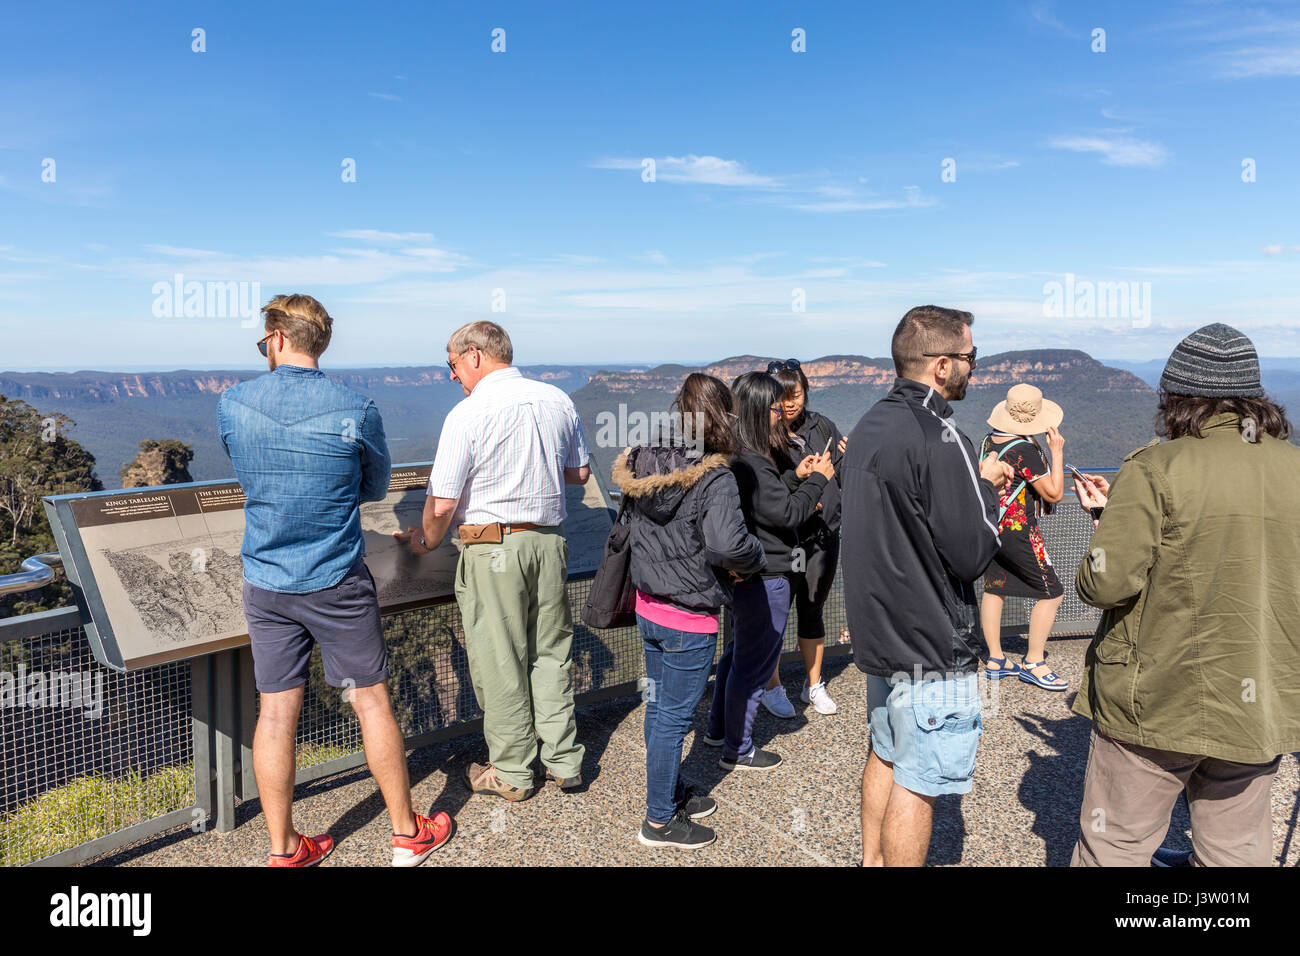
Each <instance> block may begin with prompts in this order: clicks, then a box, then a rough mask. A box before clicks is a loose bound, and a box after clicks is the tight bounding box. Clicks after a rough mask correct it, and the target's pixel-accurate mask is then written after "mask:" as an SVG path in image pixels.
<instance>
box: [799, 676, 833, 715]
mask: <svg viewBox="0 0 1300 956" xmlns="http://www.w3.org/2000/svg"><path fill="white" fill-rule="evenodd" d="M799 699H800V700H801V701H803V702H804V703H805V704H812V705H813V710H815V711H817V713H819V714H833V713H835V712H836V711H838V710H839V708H838V707H836V706H835V701H833V700H831V695H830V694H828V693H827V692H826V682H825V681H819V682H817V683H816V684H814V685H813V686H812V687H809V686H808V681H807V680H806V679H805V680H804V682H803V690H801V691H800V692H799Z"/></svg>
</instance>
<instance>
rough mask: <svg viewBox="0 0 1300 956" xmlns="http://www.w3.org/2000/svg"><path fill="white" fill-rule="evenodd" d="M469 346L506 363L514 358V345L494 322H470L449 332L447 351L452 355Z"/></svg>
mask: <svg viewBox="0 0 1300 956" xmlns="http://www.w3.org/2000/svg"><path fill="white" fill-rule="evenodd" d="M470 346H473V347H474V348H476V349H478V350H479V351H480V352H482V353H483V354H485V355H487V356H488V357H490V358H494V359H496V360H497V361H498V362H505V363H506V364H507V365H509V364H510V363H511V362H513V361H514V358H515V347H514V346H513V345H511V344H510V336H508V335H506V330H505V329H503V328H501V326H499V325H497V324H496V323H495V322H488V321H486V320H480V321H478V322H470V323H469V324H468V325H462V326H461V327H460V328H458V329H457V330H456V331H455V332H453V333H451V338H450V339H448V340H447V351H448V352H449V353H450V354H452V355H459V354H460V353H461V352H464V351H465V350H466V349H468V348H469V347H470Z"/></svg>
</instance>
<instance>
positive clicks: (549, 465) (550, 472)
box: [429, 367, 588, 529]
mask: <svg viewBox="0 0 1300 956" xmlns="http://www.w3.org/2000/svg"><path fill="white" fill-rule="evenodd" d="M587 461H588V456H587V442H586V439H585V438H584V437H583V435H582V422H581V421H579V420H578V411H577V409H575V408H574V407H573V402H572V401H570V399H569V396H568V395H566V394H564V392H563V391H561V390H560V389H558V388H556V387H555V386H554V385H548V384H546V383H545V382H535V381H532V380H530V379H526V378H524V377H523V375H521V374H520V372H519V369H517V368H514V367H510V368H503V369H497V370H496V371H495V372H490V373H488V374H487V375H485V376H484V377H483V378H482V379H481V380H480V381H479V383H478V384H477V385H476V386H474V391H472V392H471V393H470V394H469V395H467V396H466V397H465V398H464V399H462V400H461V401H460V402H459V403H457V405H456V407H455V408H453V409H452V410H451V411H450V412H448V413H447V417H446V419H445V420H444V421H443V423H442V434H441V436H439V438H438V452H437V455H436V456H435V457H434V462H433V470H432V471H431V472H430V473H429V495H430V496H431V497H435V498H455V499H459V500H460V504H459V505H458V506H457V507H456V514H455V517H454V518H453V519H452V528H453V529H454V528H456V527H458V526H460V525H462V524H488V523H489V522H492V521H500V522H503V523H507V524H519V523H521V522H525V521H529V522H533V523H534V524H540V525H548V526H550V525H559V524H561V523H562V522H563V521H564V518H565V507H564V469H565V468H581V467H582V466H583V465H585V464H587Z"/></svg>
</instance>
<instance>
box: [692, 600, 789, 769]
mask: <svg viewBox="0 0 1300 956" xmlns="http://www.w3.org/2000/svg"><path fill="white" fill-rule="evenodd" d="M789 616H790V581H789V579H788V578H784V577H780V578H749V579H748V580H745V581H741V582H740V583H739V584H737V585H736V590H735V593H734V594H733V596H732V602H731V620H732V627H731V643H730V644H728V645H727V649H726V651H724V652H723V654H722V659H721V660H719V661H718V672H717V676H716V677H715V678H714V681H713V706H712V708H710V710H709V736H710V737H712V738H714V739H715V740H716V739H717V738H719V737H723V738H724V743H723V745H722V755H723V756H724V757H726V758H728V759H735V758H736V757H743V756H745V755H746V754H748V753H749V752H750V751H751V750H753V749H754V740H753V737H752V736H751V731H752V730H753V728H754V717H755V715H756V714H757V713H758V699H759V698H760V697H762V696H763V689H764V688H765V687H767V682H768V680H769V679H770V678H771V677H772V672H773V671H774V670H776V663H777V661H779V660H780V659H781V643H782V640H783V638H784V637H785V622H786V619H787V618H789Z"/></svg>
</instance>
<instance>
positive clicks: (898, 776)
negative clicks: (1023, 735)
mask: <svg viewBox="0 0 1300 956" xmlns="http://www.w3.org/2000/svg"><path fill="white" fill-rule="evenodd" d="M867 708H868V710H869V711H870V714H869V716H868V718H867V719H868V721H869V727H870V730H871V749H872V750H873V751H874V752H875V754H876V756H877V757H879V758H880V759H881V760H883V761H885V763H891V764H893V765H894V782H895V783H897V784H898V785H899V786H900V787H905V788H906V789H908V790H911V791H912V792H913V793H919V794H921V795H923V796H927V797H937V796H940V795H942V794H945V793H970V788H971V778H972V777H973V776H974V774H975V750H976V748H977V747H978V746H979V739H980V734H982V733H983V732H984V725H983V723H982V722H981V720H980V697H979V684H978V674H974V673H972V674H964V675H961V676H958V677H950V678H947V679H941V680H922V681H914V680H907V679H903V680H899V681H897V682H896V683H892V684H891V683H890V681H889V680H887V679H885V678H884V677H876V676H875V675H874V674H868V675H867Z"/></svg>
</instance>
